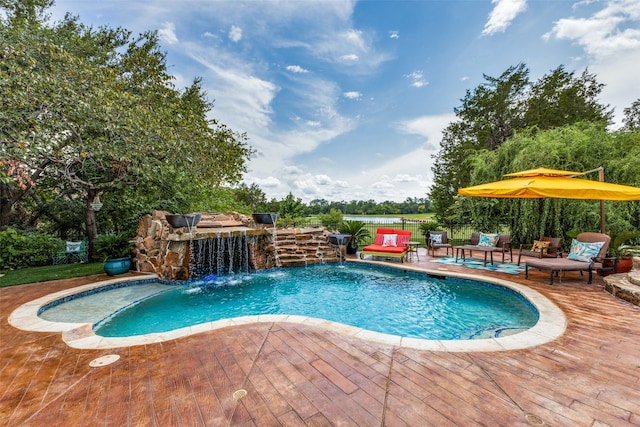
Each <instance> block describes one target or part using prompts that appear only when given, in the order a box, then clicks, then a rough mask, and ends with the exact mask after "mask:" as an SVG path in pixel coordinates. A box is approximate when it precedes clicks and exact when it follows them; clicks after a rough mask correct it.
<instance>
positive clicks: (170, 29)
mask: <svg viewBox="0 0 640 427" xmlns="http://www.w3.org/2000/svg"><path fill="white" fill-rule="evenodd" d="M158 37H159V38H160V40H162V41H163V42H165V43H167V44H177V43H178V36H176V26H175V24H174V23H173V22H165V23H164V24H162V28H160V29H159V30H158Z"/></svg>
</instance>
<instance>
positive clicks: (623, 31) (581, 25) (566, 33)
mask: <svg viewBox="0 0 640 427" xmlns="http://www.w3.org/2000/svg"><path fill="white" fill-rule="evenodd" d="M639 27H640V2H638V1H637V0H612V1H609V2H607V3H606V4H605V6H604V7H603V9H602V10H600V11H598V12H596V13H595V14H594V15H593V16H590V17H587V18H564V19H560V20H558V21H557V22H556V23H555V25H554V27H553V29H552V30H551V31H550V32H548V33H547V34H545V35H544V36H543V37H544V39H546V40H549V39H551V38H552V37H553V38H556V39H559V40H570V41H573V42H574V43H576V44H578V45H580V46H581V47H582V48H583V49H584V50H585V52H586V53H587V54H589V55H590V56H592V57H594V58H604V57H618V56H621V55H624V54H625V53H626V52H628V51H632V50H636V49H639V48H640V28H639Z"/></svg>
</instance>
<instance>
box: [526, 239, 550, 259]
mask: <svg viewBox="0 0 640 427" xmlns="http://www.w3.org/2000/svg"><path fill="white" fill-rule="evenodd" d="M550 244H551V242H543V241H540V240H534V241H533V246H532V247H531V250H532V251H534V252H541V253H542V254H543V255H546V254H547V249H548V248H549V245H550Z"/></svg>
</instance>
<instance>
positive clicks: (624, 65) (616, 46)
mask: <svg viewBox="0 0 640 427" xmlns="http://www.w3.org/2000/svg"><path fill="white" fill-rule="evenodd" d="M582 5H584V3H579V4H578V5H577V6H578V9H579V6H582ZM639 28H640V2H638V1H637V0H610V1H607V2H605V3H603V7H602V9H600V10H598V11H596V12H595V13H593V14H592V15H591V16H587V17H579V18H576V17H572V18H563V19H560V20H558V21H557V22H555V25H554V27H553V29H552V30H551V31H549V32H548V33H546V34H545V35H544V36H543V38H544V39H545V40H547V41H549V40H552V39H556V40H569V41H572V42H573V43H575V44H577V45H579V46H580V47H582V48H583V49H584V51H585V53H586V54H587V55H588V60H589V62H590V63H589V71H591V72H594V73H595V74H596V75H597V76H598V81H600V82H602V83H604V85H605V86H604V88H603V90H602V93H601V95H600V100H601V101H602V102H603V103H604V104H608V105H613V106H617V108H616V111H615V118H614V122H615V123H614V126H619V125H620V124H621V122H622V116H623V111H622V110H623V109H624V108H625V107H628V106H630V105H631V103H632V102H633V101H635V100H636V99H638V90H630V89H631V88H640V73H639V72H638V64H640V29H639Z"/></svg>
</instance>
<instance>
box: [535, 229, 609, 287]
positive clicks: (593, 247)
mask: <svg viewBox="0 0 640 427" xmlns="http://www.w3.org/2000/svg"><path fill="white" fill-rule="evenodd" d="M610 241H611V237H609V236H608V235H606V234H602V233H580V234H578V236H577V237H576V238H575V239H573V241H572V243H571V251H570V252H569V255H568V256H567V257H566V258H540V259H528V260H526V261H525V263H524V265H525V277H526V278H527V279H528V278H529V267H532V268H537V269H539V270H549V284H550V285H553V274H554V273H555V274H556V276H559V274H560V273H561V272H563V271H579V272H580V274H582V272H583V271H587V272H588V273H589V280H588V282H587V284H589V285H590V284H591V282H592V280H593V271H594V270H600V269H602V268H603V261H604V260H605V258H606V256H607V250H608V249H609V242H610Z"/></svg>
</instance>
